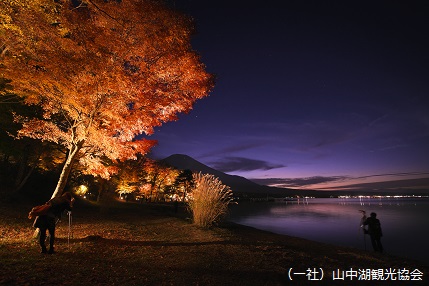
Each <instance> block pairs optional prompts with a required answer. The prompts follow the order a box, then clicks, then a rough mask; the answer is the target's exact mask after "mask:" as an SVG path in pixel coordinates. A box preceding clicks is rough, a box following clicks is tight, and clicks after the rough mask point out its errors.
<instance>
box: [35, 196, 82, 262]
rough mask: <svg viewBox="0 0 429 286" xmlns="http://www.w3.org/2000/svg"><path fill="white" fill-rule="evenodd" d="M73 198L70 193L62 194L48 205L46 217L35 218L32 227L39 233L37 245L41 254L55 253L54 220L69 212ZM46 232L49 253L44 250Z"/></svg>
mask: <svg viewBox="0 0 429 286" xmlns="http://www.w3.org/2000/svg"><path fill="white" fill-rule="evenodd" d="M73 202H74V198H73V197H72V195H71V194H70V193H68V192H67V193H64V194H63V195H62V196H61V197H56V198H53V199H51V200H50V201H49V202H48V204H49V205H50V206H51V207H50V209H49V211H48V212H47V214H46V215H41V216H38V217H36V220H35V221H34V224H33V226H34V227H35V228H38V229H39V231H40V237H39V244H40V247H41V248H42V251H41V253H49V254H52V253H55V250H54V242H55V226H56V220H57V219H58V220H59V219H61V214H62V213H63V212H64V211H65V210H68V211H71V210H72V208H73ZM46 230H48V231H49V236H50V237H49V251H48V250H47V249H46V245H45V240H46Z"/></svg>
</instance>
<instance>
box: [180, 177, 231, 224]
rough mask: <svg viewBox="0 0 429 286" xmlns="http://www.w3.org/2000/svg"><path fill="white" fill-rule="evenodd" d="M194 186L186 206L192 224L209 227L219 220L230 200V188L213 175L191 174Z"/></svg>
mask: <svg viewBox="0 0 429 286" xmlns="http://www.w3.org/2000/svg"><path fill="white" fill-rule="evenodd" d="M193 177H194V182H195V188H194V189H193V191H192V193H191V194H190V198H189V201H188V206H189V208H190V210H191V211H192V214H193V218H194V224H196V225H198V226H201V227H209V226H211V225H212V224H213V223H214V222H217V221H219V220H220V219H221V218H222V217H223V216H224V215H225V214H226V212H227V210H228V204H229V203H231V202H232V200H233V197H232V191H231V189H230V188H229V187H228V186H226V185H223V184H222V182H221V181H220V180H219V179H218V178H216V177H215V176H213V175H209V174H201V173H198V174H193Z"/></svg>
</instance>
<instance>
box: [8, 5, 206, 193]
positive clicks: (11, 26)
mask: <svg viewBox="0 0 429 286" xmlns="http://www.w3.org/2000/svg"><path fill="white" fill-rule="evenodd" d="M0 21H1V26H0V60H1V62H0V77H4V78H7V79H10V80H12V82H11V86H12V88H13V90H14V92H15V93H17V94H20V95H21V96H22V97H23V99H24V102H25V104H28V105H38V106H40V107H41V108H42V114H40V116H39V117H38V118H26V117H22V116H19V115H16V120H17V121H19V122H21V123H22V129H21V130H20V131H19V133H18V137H21V136H27V137H31V138H35V139H40V140H43V141H51V142H55V143H57V144H60V145H62V146H64V147H65V148H66V149H67V150H68V155H67V160H66V162H65V164H64V168H63V171H62V174H61V176H60V179H59V181H58V185H57V188H56V190H55V191H54V193H53V197H54V196H57V195H60V194H61V193H62V191H63V189H64V187H65V184H66V181H67V178H68V175H69V173H70V171H71V168H72V166H73V164H74V163H75V162H79V163H80V164H81V165H82V166H83V167H84V170H85V172H86V173H89V174H93V175H99V176H101V177H103V178H109V177H110V175H111V174H113V173H115V172H116V171H117V170H116V168H115V167H112V166H109V165H108V164H106V162H116V161H118V160H120V161H123V160H127V159H135V158H136V155H137V154H139V153H140V154H145V153H147V152H148V150H149V149H150V148H151V147H152V146H153V144H154V142H153V141H151V140H148V139H146V137H147V136H148V135H151V134H152V133H153V132H154V127H156V126H160V125H161V124H163V123H165V122H168V121H171V120H176V119H177V114H178V113H181V112H188V111H190V110H191V109H192V106H193V103H194V102H195V101H196V100H198V99H201V98H203V97H205V96H207V95H208V93H209V91H210V89H211V88H212V86H213V77H212V75H210V74H208V73H207V72H206V71H205V66H204V65H203V64H202V63H201V62H200V58H199V56H198V55H197V54H196V53H195V52H194V51H193V50H192V47H191V44H190V36H191V32H192V25H191V21H190V19H189V18H187V17H185V16H183V15H181V14H179V13H177V12H175V11H172V10H170V9H168V8H167V7H166V6H164V5H162V4H160V3H158V2H157V1H148V0H127V1H104V0H90V1H42V0H19V1H18V0H4V1H2V2H1V3H0ZM137 138H140V139H138V140H137Z"/></svg>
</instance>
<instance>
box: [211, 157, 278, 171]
mask: <svg viewBox="0 0 429 286" xmlns="http://www.w3.org/2000/svg"><path fill="white" fill-rule="evenodd" d="M210 165H211V166H213V168H215V169H216V170H219V171H222V172H234V171H253V170H271V169H275V168H282V167H285V166H284V165H280V164H272V163H269V162H267V161H262V160H254V159H249V158H243V157H225V158H224V159H223V160H222V161H216V162H212V163H211V164H210Z"/></svg>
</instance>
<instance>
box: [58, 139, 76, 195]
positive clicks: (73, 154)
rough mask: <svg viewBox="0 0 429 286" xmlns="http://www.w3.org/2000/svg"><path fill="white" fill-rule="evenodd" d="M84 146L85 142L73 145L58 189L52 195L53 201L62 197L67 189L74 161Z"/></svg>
mask: <svg viewBox="0 0 429 286" xmlns="http://www.w3.org/2000/svg"><path fill="white" fill-rule="evenodd" d="M82 145H83V142H81V143H79V144H75V145H73V146H72V148H71V149H70V152H69V154H68V155H67V160H66V162H65V163H64V166H63V170H62V171H61V175H60V178H59V179H58V183H57V187H56V188H55V191H54V193H53V194H52V197H51V199H53V198H55V197H59V196H61V195H62V193H63V191H64V188H65V187H66V184H67V180H68V178H69V175H70V172H71V170H72V168H73V163H74V160H75V159H76V156H77V154H78V153H79V150H80V149H81V148H82Z"/></svg>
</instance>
